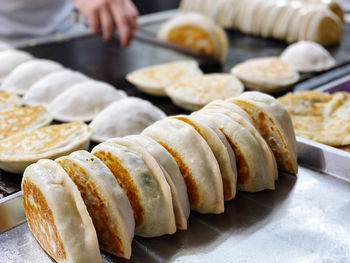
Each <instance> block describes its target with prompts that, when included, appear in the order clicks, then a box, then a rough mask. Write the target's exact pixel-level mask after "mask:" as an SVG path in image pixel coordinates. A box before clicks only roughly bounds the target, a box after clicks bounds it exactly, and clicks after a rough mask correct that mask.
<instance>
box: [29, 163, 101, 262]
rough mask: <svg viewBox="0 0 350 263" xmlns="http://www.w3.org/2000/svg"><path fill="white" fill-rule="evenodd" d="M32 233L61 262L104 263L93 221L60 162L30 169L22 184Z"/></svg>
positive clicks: (40, 164)
mask: <svg viewBox="0 0 350 263" xmlns="http://www.w3.org/2000/svg"><path fill="white" fill-rule="evenodd" d="M22 191H23V207H24V211H25V213H26V216H27V221H28V225H29V228H30V230H31V231H32V233H33V235H34V236H35V238H36V239H37V240H38V242H39V244H40V245H41V247H42V248H43V249H44V250H45V251H46V252H47V253H48V254H49V255H50V256H51V257H52V258H53V259H55V260H56V261H57V262H77V263H98V262H101V263H102V259H101V255H100V250H99V248H98V241H97V236H96V232H95V229H94V226H93V224H92V220H91V218H90V216H89V214H88V211H87V209H86V207H85V205H84V202H83V199H82V198H81V196H80V193H79V191H78V189H77V187H76V186H75V184H74V183H73V182H72V180H71V179H70V178H69V176H68V175H67V173H66V172H65V171H64V170H63V169H62V167H60V166H59V165H58V164H57V163H56V162H54V161H51V160H46V159H43V160H40V161H39V162H37V163H35V164H32V165H30V166H29V167H28V168H27V169H26V170H25V172H24V175H23V180H22Z"/></svg>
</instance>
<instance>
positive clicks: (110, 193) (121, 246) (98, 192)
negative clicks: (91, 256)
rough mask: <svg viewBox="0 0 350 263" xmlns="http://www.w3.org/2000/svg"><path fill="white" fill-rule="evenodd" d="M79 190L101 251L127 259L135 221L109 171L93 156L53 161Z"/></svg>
mask: <svg viewBox="0 0 350 263" xmlns="http://www.w3.org/2000/svg"><path fill="white" fill-rule="evenodd" d="M56 162H57V163H58V164H59V165H61V166H62V168H63V169H64V170H65V171H66V173H67V174H68V175H69V176H70V178H71V179H72V180H73V182H74V183H75V185H76V186H77V187H78V189H79V191H80V193H81V196H82V198H83V200H84V203H85V205H86V207H87V210H88V211H89V214H90V216H91V218H92V221H93V223H94V226H95V229H96V232H97V236H98V240H99V243H100V246H101V248H102V249H104V250H106V251H108V252H110V253H112V254H114V255H116V256H119V257H124V258H130V255H131V241H132V239H133V237H134V229H135V221H134V214H133V211H132V208H131V205H130V202H129V200H128V198H127V196H126V194H125V192H124V190H123V189H122V188H121V187H120V186H119V184H118V182H117V180H116V179H115V178H114V176H113V174H112V172H111V171H110V170H109V169H108V168H107V166H106V165H104V164H103V162H102V161H101V160H100V159H98V158H97V157H96V156H94V155H92V154H91V153H89V152H87V151H76V152H73V153H71V154H70V155H69V156H64V157H60V158H58V159H56Z"/></svg>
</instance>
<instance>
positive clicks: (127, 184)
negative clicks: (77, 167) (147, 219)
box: [93, 150, 145, 227]
mask: <svg viewBox="0 0 350 263" xmlns="http://www.w3.org/2000/svg"><path fill="white" fill-rule="evenodd" d="M93 155H95V156H96V157H98V158H100V159H101V161H102V162H103V163H104V164H105V165H106V166H107V167H108V168H109V169H110V170H111V172H112V173H113V175H114V177H115V178H116V179H117V181H118V183H119V185H120V186H121V187H122V188H123V190H124V191H125V193H126V196H127V197H128V199H129V201H130V204H131V207H132V209H133V211H134V217H135V227H138V226H139V225H141V224H142V223H143V221H144V216H145V211H144V208H143V206H142V203H141V199H140V196H139V193H138V190H137V187H136V185H135V183H134V182H133V180H132V179H131V176H130V174H129V171H128V170H127V169H125V167H124V166H123V165H122V163H121V161H120V160H119V158H118V157H116V156H114V155H112V154H111V153H110V152H104V151H102V150H100V151H97V152H94V153H93Z"/></svg>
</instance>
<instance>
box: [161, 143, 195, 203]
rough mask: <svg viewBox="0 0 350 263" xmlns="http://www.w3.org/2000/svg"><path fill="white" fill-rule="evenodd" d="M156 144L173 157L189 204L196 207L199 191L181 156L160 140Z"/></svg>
mask: <svg viewBox="0 0 350 263" xmlns="http://www.w3.org/2000/svg"><path fill="white" fill-rule="evenodd" d="M157 142H158V143H159V144H160V145H162V146H163V147H164V148H165V149H166V150H167V151H168V152H169V153H170V154H171V155H172V156H173V157H174V159H175V161H176V163H177V165H178V166H179V169H180V172H181V175H182V177H183V178H184V180H185V183H186V187H187V194H188V198H189V201H190V204H191V205H192V206H197V205H198V204H199V191H198V188H197V184H196V181H195V180H194V178H193V177H192V173H191V171H190V169H189V168H188V167H187V165H186V163H185V162H184V160H183V158H182V156H181V155H180V154H179V153H178V152H176V151H175V150H174V149H172V148H171V147H169V146H168V145H167V144H165V143H164V142H162V141H160V140H157Z"/></svg>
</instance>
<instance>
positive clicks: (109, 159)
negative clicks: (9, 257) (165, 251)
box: [92, 141, 176, 237]
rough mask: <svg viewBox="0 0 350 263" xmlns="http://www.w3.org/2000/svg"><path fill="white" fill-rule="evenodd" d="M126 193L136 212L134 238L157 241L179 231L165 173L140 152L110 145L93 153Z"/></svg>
mask: <svg viewBox="0 0 350 263" xmlns="http://www.w3.org/2000/svg"><path fill="white" fill-rule="evenodd" d="M92 154H93V155H95V156H96V157H98V158H99V159H101V160H102V162H104V164H105V165H106V166H107V167H108V168H109V169H110V170H111V171H112V173H113V175H114V177H115V178H116V179H117V181H118V183H119V184H120V186H121V187H122V188H123V189H124V191H125V193H126V195H127V197H128V198H129V201H130V204H131V206H132V208H133V211H134V218H135V226H136V228H135V234H136V235H139V236H143V237H155V236H161V235H164V234H173V233H174V232H175V231H176V224H175V216H174V212H173V206H172V202H171V192H170V188H169V186H168V184H167V182H166V180H165V178H164V177H162V176H163V175H162V171H161V170H160V167H159V166H158V168H159V169H158V171H156V169H157V167H156V166H152V165H149V160H146V158H144V156H140V154H139V153H138V151H135V150H134V149H130V147H125V146H123V145H121V144H120V143H119V142H118V143H116V142H115V141H107V142H104V143H101V144H99V145H97V146H96V147H95V148H93V149H92Z"/></svg>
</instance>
